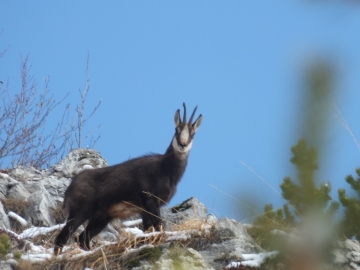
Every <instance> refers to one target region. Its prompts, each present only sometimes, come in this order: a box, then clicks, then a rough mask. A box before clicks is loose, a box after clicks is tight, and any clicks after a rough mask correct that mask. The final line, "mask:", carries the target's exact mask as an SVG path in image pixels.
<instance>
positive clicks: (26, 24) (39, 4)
mask: <svg viewBox="0 0 360 270" xmlns="http://www.w3.org/2000/svg"><path fill="white" fill-rule="evenodd" d="M1 10H2V12H1V15H0V29H2V34H1V36H0V50H3V49H6V48H7V52H6V54H5V56H4V57H3V58H2V59H0V79H1V80H2V81H4V82H8V83H9V89H10V90H11V92H12V93H15V92H16V91H19V89H20V79H19V75H20V59H21V55H23V56H26V55H27V54H29V56H30V58H29V63H30V64H31V65H32V74H33V75H34V77H35V79H36V80H37V82H38V88H39V91H40V90H41V89H42V85H43V78H46V77H48V76H49V77H50V88H51V89H52V91H53V93H55V96H56V98H57V99H60V98H61V97H62V96H63V95H64V94H65V93H67V92H70V96H69V98H68V100H67V101H66V102H70V103H71V104H72V109H74V106H75V104H76V103H77V102H78V101H79V94H78V89H79V88H83V86H84V84H85V78H86V75H85V68H86V59H87V54H88V53H89V54H90V93H89V96H88V100H87V104H86V106H87V112H90V110H91V108H93V107H94V106H95V105H96V104H97V102H98V100H99V99H102V105H101V107H100V108H99V110H98V112H97V113H96V114H95V115H94V116H93V117H92V119H91V121H90V122H89V124H88V125H87V127H86V128H87V129H88V130H91V129H93V128H94V127H96V126H97V125H98V124H101V129H100V132H101V139H100V140H99V141H98V143H97V144H96V145H95V149H96V150H98V151H100V152H101V154H102V155H103V156H104V158H106V159H107V161H108V163H109V164H116V163H120V162H122V161H124V160H127V159H128V158H129V157H136V156H139V155H142V154H146V153H148V152H158V153H163V152H164V151H165V150H166V148H167V147H168V145H169V143H170V141H171V139H172V136H173V133H174V121H173V118H174V113H175V111H176V110H177V109H178V108H181V110H182V102H186V104H187V105H188V108H189V109H190V110H192V109H193V107H194V106H195V105H198V106H199V107H198V113H202V114H203V116H204V119H203V123H202V125H201V127H200V128H199V130H198V132H197V134H196V136H195V141H194V144H193V148H192V150H191V153H190V157H189V163H188V167H187V171H186V173H185V176H184V177H183V179H182V181H181V182H180V184H179V186H178V192H177V194H176V195H175V197H174V198H173V199H172V201H171V205H173V204H176V203H179V202H181V201H182V200H184V199H187V198H189V197H191V196H196V197H198V198H199V199H200V200H201V201H202V202H204V203H205V204H206V205H207V206H208V208H209V211H210V212H212V213H214V214H215V215H216V216H218V217H222V216H228V217H232V218H236V219H242V220H244V219H245V218H248V217H249V216H251V214H249V213H247V211H242V210H239V208H238V207H237V203H236V201H235V200H233V199H232V198H230V197H229V196H227V195H224V194H223V193H222V192H220V191H219V190H217V189H215V188H213V187H212V186H211V185H213V186H215V187H217V188H218V189H221V190H223V191H225V192H226V193H228V194H230V195H231V196H234V197H236V198H237V199H238V200H240V201H243V202H245V203H248V201H249V200H254V201H257V202H258V205H259V207H261V208H262V206H263V204H264V203H267V202H272V203H274V204H275V206H280V205H281V203H282V200H281V198H280V197H279V195H278V194H276V193H275V192H274V191H273V190H272V189H271V188H269V187H268V186H267V185H266V184H265V183H264V182H263V181H262V180H260V179H259V178H258V177H257V176H256V175H255V174H254V173H252V172H251V171H250V170H248V169H247V168H246V167H245V166H244V165H242V164H241V163H240V162H239V160H242V161H243V162H245V163H246V164H247V165H248V166H250V167H251V168H253V169H254V170H255V171H256V172H257V173H258V174H259V175H261V176H262V177H263V179H265V180H266V181H267V182H269V184H270V185H272V186H273V187H274V188H276V189H277V190H278V192H280V188H279V184H280V183H281V182H282V180H283V178H284V176H287V175H290V176H293V175H294V170H293V167H292V166H291V165H290V162H289V159H290V157H291V153H290V147H291V146H292V145H294V144H295V143H296V142H297V141H298V139H299V130H301V127H300V124H299V122H298V119H299V117H301V114H303V113H304V110H303V109H302V108H301V106H300V104H301V100H300V98H301V91H303V89H302V87H301V70H302V69H303V67H304V66H305V65H306V63H307V62H309V61H311V59H312V58H313V57H317V56H320V57H325V58H329V59H331V60H332V61H333V62H334V63H335V64H336V69H337V71H338V74H337V75H338V76H337V86H338V88H339V89H338V90H339V93H338V94H337V95H336V97H335V102H336V104H337V106H338V108H339V110H340V111H341V113H342V116H343V117H344V118H345V120H346V121H347V123H348V125H349V126H350V128H351V130H352V132H353V134H354V135H355V137H356V138H357V139H358V140H360V4H359V2H356V1H300V0H298V1H296V0H293V1H289V0H283V1H280V0H279V1H254V0H243V1H106V3H101V4H100V3H95V2H94V1H60V2H56V3H55V2H51V1H3V3H2V5H1ZM64 106H65V104H64ZM52 117H53V118H52V121H53V122H56V121H58V120H59V119H60V114H54V115H53V116H52ZM329 118H330V120H329V122H330V124H329V129H328V130H327V131H326V136H324V142H325V143H326V145H327V150H326V156H327V158H326V159H323V160H321V162H320V164H319V166H320V170H319V172H320V173H319V175H321V179H320V180H322V181H330V182H332V186H333V193H332V195H333V198H337V189H338V188H340V187H345V186H346V185H347V184H346V183H345V181H344V177H345V176H346V175H347V174H354V173H355V168H356V167H358V166H360V159H359V157H360V151H359V149H358V148H357V146H356V144H355V143H354V141H353V139H352V137H351V136H350V134H349V133H348V132H347V131H346V130H345V129H344V127H343V126H342V125H341V124H340V123H339V121H338V120H337V119H336V117H335V116H334V115H330V116H329Z"/></svg>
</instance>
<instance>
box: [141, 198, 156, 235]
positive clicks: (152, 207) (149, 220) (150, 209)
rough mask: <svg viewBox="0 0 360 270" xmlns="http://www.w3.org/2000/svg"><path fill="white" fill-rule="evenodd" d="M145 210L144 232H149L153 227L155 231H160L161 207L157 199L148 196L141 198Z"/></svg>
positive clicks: (143, 213)
mask: <svg viewBox="0 0 360 270" xmlns="http://www.w3.org/2000/svg"><path fill="white" fill-rule="evenodd" d="M141 199H142V202H143V205H144V207H143V208H144V210H143V211H141V217H142V220H143V227H144V231H147V230H148V229H150V228H151V227H154V228H155V230H157V231H159V230H160V221H161V219H160V205H159V203H158V200H157V199H156V198H155V197H152V196H149V195H147V194H142V196H141Z"/></svg>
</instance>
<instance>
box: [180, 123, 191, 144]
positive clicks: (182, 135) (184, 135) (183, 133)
mask: <svg viewBox="0 0 360 270" xmlns="http://www.w3.org/2000/svg"><path fill="white" fill-rule="evenodd" d="M189 136H190V134H189V127H188V126H187V125H186V126H185V127H184V129H183V130H182V131H181V133H180V142H181V143H182V144H187V142H188V140H189Z"/></svg>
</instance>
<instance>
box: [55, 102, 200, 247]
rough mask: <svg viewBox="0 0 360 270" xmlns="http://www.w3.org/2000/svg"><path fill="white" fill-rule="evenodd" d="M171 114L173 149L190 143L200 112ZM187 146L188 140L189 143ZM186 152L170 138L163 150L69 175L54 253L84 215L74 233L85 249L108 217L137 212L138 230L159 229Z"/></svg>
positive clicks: (173, 191) (124, 216)
mask: <svg viewBox="0 0 360 270" xmlns="http://www.w3.org/2000/svg"><path fill="white" fill-rule="evenodd" d="M184 109H185V112H184V120H183V121H181V120H180V117H179V110H178V111H177V112H176V114H175V124H176V132H175V135H174V138H175V139H176V142H177V144H178V145H179V148H182V147H186V146H187V145H189V144H190V143H191V140H192V137H193V134H195V131H196V129H197V128H198V127H199V125H200V123H201V120H202V116H201V115H200V116H199V118H198V119H197V120H196V121H195V122H194V124H191V121H192V118H193V115H194V113H195V110H196V108H195V110H194V112H193V115H192V117H191V118H190V121H189V123H186V116H185V115H186V108H185V104H184ZM186 125H187V126H188V129H189V131H190V132H189V134H190V136H189V139H188V141H186V142H185V141H184V140H183V141H181V138H180V137H181V136H180V133H181V131H182V130H183V129H184V127H185V126H186ZM190 146H191V145H190ZM187 158H188V151H185V152H181V151H180V150H178V149H174V145H173V141H172V142H171V143H170V146H169V147H168V149H167V150H166V152H165V154H164V155H161V154H153V155H146V156H142V157H138V158H134V159H131V160H128V161H125V162H123V163H121V164H118V165H114V166H109V167H106V168H101V169H94V170H85V171H82V172H81V173H79V174H78V175H76V176H75V177H73V179H72V182H71V184H70V185H69V187H68V189H67V190H66V192H65V200H64V207H65V208H66V210H67V211H68V219H67V223H66V225H65V226H64V228H63V229H62V231H61V232H60V233H59V235H58V236H57V237H56V239H55V248H54V253H55V254H58V253H60V252H61V249H62V247H63V246H64V244H65V243H66V242H67V240H68V238H69V236H70V235H71V234H72V233H73V232H74V231H75V230H76V229H77V228H78V227H79V226H80V225H81V224H82V223H84V222H85V221H86V220H88V221H89V223H88V225H87V227H86V229H85V230H84V231H83V232H82V233H81V234H80V236H79V243H80V247H81V248H82V249H89V248H90V240H91V239H92V238H93V237H94V236H95V235H97V234H98V233H100V232H101V231H102V230H103V229H104V228H105V227H106V225H107V224H108V223H109V222H110V221H111V220H112V219H114V218H118V217H119V218H127V217H129V216H131V215H134V214H137V213H139V214H140V215H141V217H142V219H143V227H144V230H147V229H149V228H150V227H152V226H153V227H154V228H156V229H159V225H160V207H161V206H162V205H163V204H165V203H166V202H169V201H170V199H171V198H172V197H173V195H174V194H175V192H176V186H177V184H178V183H179V181H180V179H181V177H182V176H183V174H184V172H185V168H186V165H187Z"/></svg>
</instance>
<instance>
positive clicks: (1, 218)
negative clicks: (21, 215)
mask: <svg viewBox="0 0 360 270" xmlns="http://www.w3.org/2000/svg"><path fill="white" fill-rule="evenodd" d="M0 226H1V227H4V228H5V229H10V221H9V217H8V216H7V214H6V213H5V210H4V206H3V204H2V203H1V201H0Z"/></svg>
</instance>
